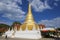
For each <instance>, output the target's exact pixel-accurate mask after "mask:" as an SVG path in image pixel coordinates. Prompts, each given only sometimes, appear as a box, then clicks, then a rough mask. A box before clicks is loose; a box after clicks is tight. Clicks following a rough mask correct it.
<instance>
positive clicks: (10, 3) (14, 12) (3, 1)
mask: <svg viewBox="0 0 60 40" xmlns="http://www.w3.org/2000/svg"><path fill="white" fill-rule="evenodd" d="M17 2H19V3H20V4H22V2H21V0H0V12H3V15H2V17H6V18H9V19H13V20H15V19H17V20H19V19H21V18H23V17H25V16H24V14H25V12H24V11H23V10H22V9H21V7H20V6H18V5H17ZM0 14H1V13H0Z"/></svg>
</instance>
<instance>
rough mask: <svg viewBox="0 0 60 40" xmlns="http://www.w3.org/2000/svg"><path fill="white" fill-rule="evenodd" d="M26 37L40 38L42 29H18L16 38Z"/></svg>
mask: <svg viewBox="0 0 60 40" xmlns="http://www.w3.org/2000/svg"><path fill="white" fill-rule="evenodd" d="M15 37H16V38H26V39H40V38H41V33H40V31H36V30H34V31H16V33H15V35H14V38H15Z"/></svg>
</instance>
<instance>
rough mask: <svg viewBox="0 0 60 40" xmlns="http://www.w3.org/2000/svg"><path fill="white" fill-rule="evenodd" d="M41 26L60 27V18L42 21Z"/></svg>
mask: <svg viewBox="0 0 60 40" xmlns="http://www.w3.org/2000/svg"><path fill="white" fill-rule="evenodd" d="M39 24H44V25H46V26H48V27H49V26H52V27H60V17H57V18H54V19H52V20H41V21H40V22H39Z"/></svg>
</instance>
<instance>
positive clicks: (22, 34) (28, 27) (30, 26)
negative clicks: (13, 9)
mask: <svg viewBox="0 0 60 40" xmlns="http://www.w3.org/2000/svg"><path fill="white" fill-rule="evenodd" d="M5 34H6V35H7V36H8V37H11V38H24V39H25V38H26V39H40V38H41V32H40V29H39V26H38V24H36V23H35V21H34V19H33V15H32V12H31V5H29V9H28V13H27V16H26V19H25V22H24V23H23V24H22V25H21V26H20V30H19V31H17V30H16V28H15V30H11V31H10V30H8V31H7V32H6V33H5Z"/></svg>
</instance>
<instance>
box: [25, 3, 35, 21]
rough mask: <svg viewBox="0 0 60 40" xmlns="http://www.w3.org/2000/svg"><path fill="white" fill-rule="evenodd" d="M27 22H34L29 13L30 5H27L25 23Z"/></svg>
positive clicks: (30, 12)
mask: <svg viewBox="0 0 60 40" xmlns="http://www.w3.org/2000/svg"><path fill="white" fill-rule="evenodd" d="M27 21H31V22H33V21H34V19H33V15H32V11H31V4H29V6H28V13H27V16H26V19H25V22H27Z"/></svg>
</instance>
